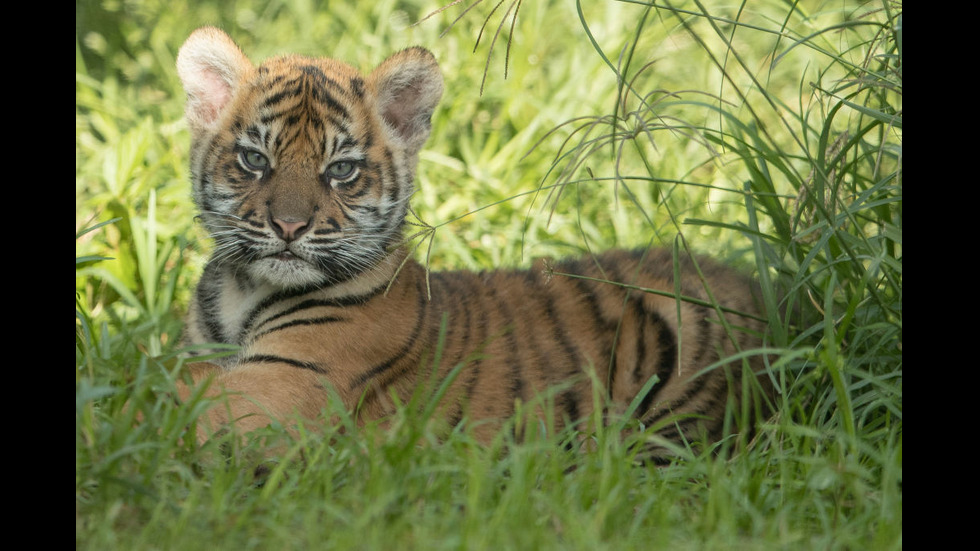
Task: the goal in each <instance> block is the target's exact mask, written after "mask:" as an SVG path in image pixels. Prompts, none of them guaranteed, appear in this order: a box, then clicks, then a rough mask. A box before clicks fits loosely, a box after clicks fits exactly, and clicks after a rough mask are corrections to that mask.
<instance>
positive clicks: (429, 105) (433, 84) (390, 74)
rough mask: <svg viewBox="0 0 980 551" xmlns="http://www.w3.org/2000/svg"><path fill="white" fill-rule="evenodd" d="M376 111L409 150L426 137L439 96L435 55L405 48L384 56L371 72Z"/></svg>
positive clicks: (440, 85)
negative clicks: (375, 96)
mask: <svg viewBox="0 0 980 551" xmlns="http://www.w3.org/2000/svg"><path fill="white" fill-rule="evenodd" d="M371 79H372V80H373V81H374V85H375V93H376V94H377V102H378V103H377V105H378V113H379V114H380V115H381V118H382V119H383V120H384V122H385V123H386V124H387V126H388V127H389V128H390V129H391V131H392V134H393V136H392V137H394V138H395V139H396V140H398V141H400V142H401V143H403V144H404V145H405V146H406V147H407V148H408V149H409V150H410V151H412V152H415V151H418V150H419V149H421V147H422V145H423V144H424V143H425V140H426V139H428V137H429V130H430V129H431V123H430V120H431V118H432V112H433V111H435V108H436V105H438V103H439V100H440V99H441V98H442V75H441V74H440V72H439V66H438V64H437V63H436V61H435V58H434V57H433V56H432V54H431V53H429V52H428V51H427V50H424V49H422V48H409V49H408V50H403V51H401V52H398V53H397V54H395V55H393V56H391V57H389V58H388V59H386V60H385V61H384V62H383V63H382V64H381V65H380V66H378V68H377V69H375V70H374V72H373V73H371Z"/></svg>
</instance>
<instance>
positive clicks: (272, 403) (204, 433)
mask: <svg viewBox="0 0 980 551" xmlns="http://www.w3.org/2000/svg"><path fill="white" fill-rule="evenodd" d="M186 375H187V376H186V377H185V380H181V381H178V382H177V396H178V398H179V399H180V401H181V402H182V403H183V402H187V401H188V400H191V399H193V397H194V396H195V395H196V393H197V392H199V391H202V390H203V394H202V397H203V398H205V399H207V400H209V401H212V402H213V403H211V404H209V406H208V409H207V411H206V412H205V413H204V414H203V415H202V416H201V417H200V418H198V427H197V440H198V442H199V443H204V442H206V441H207V440H208V439H209V438H211V437H212V436H214V435H215V434H218V433H220V432H223V431H225V430H228V429H231V430H234V431H236V432H237V433H239V434H246V433H248V432H252V431H254V430H256V429H261V428H264V427H267V426H269V425H270V424H276V423H289V421H290V420H291V419H300V418H302V419H315V418H317V417H318V416H319V414H320V413H321V410H322V408H323V406H324V405H325V404H326V403H327V392H326V390H325V388H324V385H323V383H322V381H320V380H319V375H317V374H316V373H312V372H305V371H302V370H296V369H289V368H284V367H282V366H276V365H262V364H251V365H248V364H247V365H243V366H239V367H236V368H234V369H232V370H230V371H228V370H224V369H222V368H221V367H219V366H217V365H215V364H210V363H204V362H199V363H193V364H189V365H188V366H187V368H186Z"/></svg>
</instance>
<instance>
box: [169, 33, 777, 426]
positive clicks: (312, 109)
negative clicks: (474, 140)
mask: <svg viewBox="0 0 980 551" xmlns="http://www.w3.org/2000/svg"><path fill="white" fill-rule="evenodd" d="M177 69H178V73H179V76H180V78H181V80H182V82H183V86H184V89H185V91H186V94H187V103H186V118H187V123H188V125H189V128H190V131H191V135H192V145H191V156H190V158H191V161H190V162H191V173H192V178H193V195H194V199H195V202H196V204H197V206H198V207H199V209H200V219H201V220H202V221H203V224H204V225H205V227H206V228H207V230H208V231H209V232H210V235H211V236H212V237H213V239H214V242H215V248H214V253H213V256H212V257H211V259H210V261H209V262H208V264H207V266H206V267H205V269H204V273H203V276H202V277H201V280H200V282H199V283H198V286H197V289H196V292H195V295H194V298H193V302H192V304H191V307H190V312H189V314H188V319H187V326H186V341H187V342H188V343H189V344H196V345H201V344H206V343H227V344H232V345H238V346H239V347H240V348H239V352H238V353H237V354H236V355H234V356H231V357H225V358H223V359H218V360H214V361H213V362H211V363H203V362H201V363H197V364H191V368H190V372H191V373H192V375H193V379H194V380H195V381H202V380H204V379H207V380H209V381H210V386H209V390H208V392H209V393H210V394H209V395H211V396H218V395H219V394H222V393H224V394H226V398H227V402H218V401H216V402H215V403H216V404H220V405H215V406H214V407H212V408H211V409H210V410H209V411H208V413H207V415H206V418H205V419H204V421H205V422H203V423H201V425H202V426H201V429H200V433H199V437H200V438H201V439H206V438H207V437H208V436H209V434H211V432H210V431H212V430H217V429H220V428H221V427H225V426H227V425H229V424H233V425H235V427H236V428H237V429H239V430H240V431H250V430H254V429H256V428H259V427H262V426H265V425H268V424H269V423H270V422H271V421H273V420H275V421H281V422H286V423H288V422H289V420H290V419H295V417H294V416H295V415H299V416H302V417H305V418H308V419H316V418H317V417H318V416H320V415H321V414H322V413H323V411H324V410H325V408H326V406H327V405H328V400H329V399H330V398H329V396H330V393H331V391H332V392H334V393H335V395H336V396H339V398H340V399H341V400H342V401H343V404H344V405H345V406H346V407H347V408H349V409H350V410H351V411H352V412H356V415H357V418H358V419H359V420H361V421H366V420H378V419H381V418H383V417H385V416H386V415H389V414H391V413H392V412H393V411H394V408H395V401H394V400H393V398H392V397H393V395H395V396H398V397H400V399H401V401H403V402H404V401H405V400H407V399H408V397H409V396H411V395H412V393H413V392H414V391H416V390H417V389H418V388H419V387H420V385H425V384H431V383H432V382H433V381H435V382H436V383H438V382H439V381H441V380H443V379H444V378H445V377H447V376H448V375H449V373H450V372H451V371H452V370H453V368H454V367H455V366H460V365H461V366H462V367H460V368H459V370H458V371H456V372H455V373H454V375H455V378H454V379H453V380H452V384H451V385H449V387H448V390H447V391H446V393H445V395H444V397H443V398H442V402H440V408H441V409H440V414H441V415H442V416H443V418H444V419H445V420H446V421H447V422H448V423H449V424H450V425H456V424H458V423H460V422H463V421H464V420H465V422H467V423H469V424H471V426H472V427H473V431H474V433H475V434H476V436H477V437H478V438H480V439H483V440H489V439H490V438H492V436H493V435H494V433H495V431H498V430H499V427H500V426H501V423H502V420H504V419H506V418H508V417H509V416H512V415H513V414H514V412H515V407H516V406H517V404H519V403H523V404H527V403H531V402H533V401H534V400H535V399H536V398H538V397H539V396H542V395H544V394H546V393H548V392H551V394H550V399H551V400H552V402H551V403H553V409H552V411H553V415H551V416H550V417H553V418H554V419H553V420H552V421H550V422H551V424H550V425H549V426H550V427H551V428H553V429H554V430H557V429H560V428H562V427H566V426H569V424H573V426H580V425H579V423H583V424H582V425H581V426H585V425H584V423H585V422H587V421H588V420H590V419H593V418H594V416H593V413H600V412H594V411H593V407H594V405H593V404H594V403H595V402H596V400H595V394H594V393H595V392H596V391H598V392H600V393H601V394H600V396H601V397H603V400H600V401H599V403H601V404H603V406H602V407H604V408H605V407H606V404H611V406H610V410H617V409H618V412H622V411H624V410H625V408H626V406H627V405H628V404H630V403H631V401H633V400H634V398H636V397H637V394H638V393H639V392H640V391H641V389H643V388H644V386H645V385H646V383H647V382H648V381H649V380H650V379H651V377H657V381H656V383H655V384H653V386H652V387H651V388H650V390H649V392H647V393H646V394H645V395H643V396H642V397H641V398H640V401H639V407H638V408H637V409H636V410H635V415H636V417H638V419H639V420H640V421H641V422H642V424H643V425H644V426H647V427H649V426H653V425H656V424H658V423H660V424H662V425H663V426H665V428H664V429H663V430H662V432H661V435H662V436H664V437H666V438H668V439H673V440H676V441H681V440H682V439H691V438H698V437H701V436H707V437H709V438H718V437H720V436H721V435H722V428H723V420H724V415H725V410H726V404H728V402H729V397H730V396H736V395H737V394H738V390H739V381H740V376H741V374H742V372H743V370H744V369H746V367H747V366H745V365H743V364H742V362H741V361H740V360H739V361H731V362H728V363H727V364H724V365H723V367H717V368H714V369H710V370H705V368H706V367H708V366H713V365H715V364H716V363H717V362H719V360H721V359H722V358H725V357H728V356H730V355H732V354H734V353H736V352H737V351H740V350H746V349H755V348H758V347H759V346H760V335H761V334H762V333H763V331H764V329H765V327H764V326H763V324H762V323H760V322H759V321H758V319H760V316H759V309H758V308H757V305H756V295H755V293H754V291H753V284H752V283H751V282H750V281H749V280H748V279H747V278H744V277H742V276H741V275H739V274H737V273H735V272H733V271H732V270H730V269H728V268H726V267H723V266H721V265H720V264H717V263H715V262H712V261H710V260H707V259H692V258H680V259H677V260H676V261H675V259H674V258H673V255H672V254H671V253H670V252H669V251H664V250H643V251H635V252H628V251H619V250H617V251H611V252H607V253H605V254H601V255H596V256H594V257H589V258H583V259H578V260H567V261H561V262H554V263H548V264H546V263H544V262H543V261H540V262H538V263H537V264H535V265H534V266H533V267H532V268H531V269H529V270H526V271H515V270H506V271H505V270H501V271H493V272H485V273H472V272H443V273H431V274H427V272H426V270H425V269H424V268H423V267H422V266H421V265H419V264H418V263H417V262H416V261H414V260H413V259H411V258H410V257H409V256H408V255H407V253H406V251H405V249H404V248H402V246H401V245H402V243H403V222H404V219H405V216H406V212H407V209H408V208H409V207H408V200H409V197H411V195H412V191H413V180H414V173H415V168H416V164H417V163H418V155H419V150H420V148H421V147H422V145H423V143H424V142H425V141H426V139H427V138H428V135H429V130H430V117H431V116H432V113H433V110H434V109H435V107H436V104H437V102H438V101H439V99H440V97H441V95H442V91H443V84H442V77H441V76H440V72H439V68H438V66H437V64H436V61H435V59H434V58H433V56H432V54H431V53H429V52H428V51H426V50H424V49H422V48H409V49H406V50H403V51H400V52H398V53H396V54H394V55H392V56H391V57H389V58H388V59H387V60H386V61H384V62H383V63H381V65H380V66H378V67H377V68H376V69H375V70H374V71H373V72H371V73H370V74H368V75H363V74H361V73H360V72H358V71H357V70H355V69H353V68H351V67H350V66H348V65H346V64H344V63H341V62H339V61H336V60H333V59H324V58H308V57H301V56H296V55H292V56H285V57H278V58H275V59H271V60H269V61H266V62H265V63H263V64H262V65H260V66H258V67H255V66H253V65H252V63H251V62H249V60H248V59H247V58H246V57H245V55H244V54H243V53H242V51H241V50H240V49H239V48H238V47H237V46H236V45H235V43H234V42H233V41H232V40H231V39H230V38H229V37H228V36H227V35H226V34H224V33H223V32H222V31H220V30H218V29H215V28H210V27H207V28H201V29H199V30H197V31H195V32H194V33H193V34H192V35H191V36H190V37H189V38H188V39H187V41H186V43H185V44H184V45H183V47H182V48H181V50H180V53H179V55H178V58H177ZM677 263H679V265H677ZM675 267H676V268H677V270H679V273H680V274H681V275H680V278H679V280H675ZM699 272H700V273H699ZM570 274H571V275H570ZM610 282H617V283H610ZM623 284H625V285H623ZM648 290H661V291H662V292H661V293H656V292H649V291H648ZM676 292H679V294H680V295H681V296H683V297H690V298H691V299H692V300H688V299H687V298H685V299H684V300H677V299H675V298H674V295H675V293H676ZM712 297H714V298H712ZM715 299H717V302H714V300H715ZM719 303H720V305H719ZM713 304H714V306H713ZM722 312H725V313H724V314H722ZM740 313H746V314H750V315H748V316H744V315H741V314H740ZM721 315H723V316H724V318H726V319H725V320H724V322H722V320H720V319H719V316H721ZM443 320H446V322H445V324H444V323H443ZM443 328H444V329H443ZM437 357H438V358H441V360H440V361H439V362H438V364H437V365H436V366H435V367H433V364H434V363H435V362H434V361H433V360H434V359H435V358H437ZM749 369H751V370H753V371H756V372H758V371H759V370H760V365H759V364H758V363H756V362H755V360H753V363H752V365H751V366H749ZM433 370H435V371H433ZM590 375H591V376H590ZM764 378H765V376H761V377H760V380H762V379H764ZM593 385H598V388H593ZM188 392H190V389H189V387H183V389H182V392H181V393H182V395H184V396H186V395H187V393H188ZM610 410H607V411H603V412H601V413H602V415H605V416H609V415H612V414H615V413H617V411H610Z"/></svg>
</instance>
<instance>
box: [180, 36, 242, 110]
mask: <svg viewBox="0 0 980 551" xmlns="http://www.w3.org/2000/svg"><path fill="white" fill-rule="evenodd" d="M250 70H252V64H251V62H249V60H248V58H246V57H245V54H243V53H242V51H241V49H239V48H238V46H237V45H235V43H234V42H233V41H232V40H231V38H230V37H228V35H226V34H225V33H224V32H222V31H220V30H218V29H216V28H213V27H204V28H201V29H198V30H196V31H194V33H192V34H191V36H190V37H189V38H188V39H187V41H186V42H184V45H183V46H182V47H181V48H180V53H179V54H177V74H178V75H179V76H180V79H181V81H182V82H183V85H184V91H185V92H186V93H187V107H186V116H187V121H188V123H189V124H190V125H191V127H192V128H207V127H210V126H211V125H213V124H214V123H215V122H217V120H218V118H219V117H220V115H221V113H222V111H224V109H225V107H227V105H228V103H229V102H230V101H231V98H232V97H233V96H234V93H235V89H236V88H237V87H238V84H239V83H240V82H241V80H242V78H243V76H244V75H245V74H246V73H247V72H248V71H250Z"/></svg>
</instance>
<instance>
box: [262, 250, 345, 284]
mask: <svg viewBox="0 0 980 551" xmlns="http://www.w3.org/2000/svg"><path fill="white" fill-rule="evenodd" d="M248 273H249V275H250V276H251V277H252V279H253V280H254V281H255V282H257V283H267V284H269V285H271V286H273V287H278V288H282V289H300V288H309V287H321V286H323V285H326V284H327V283H328V277H327V275H326V274H324V273H323V272H322V271H321V270H319V269H317V268H316V267H315V266H314V265H313V264H311V263H309V262H307V261H306V260H303V259H301V258H300V257H298V256H296V255H293V254H292V253H283V254H279V255H275V256H268V257H265V258H261V259H259V260H256V261H254V262H252V263H251V264H249V265H248Z"/></svg>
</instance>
